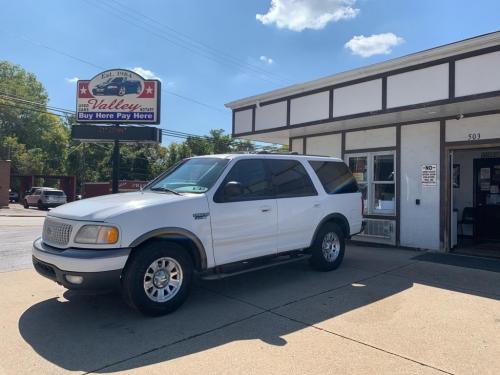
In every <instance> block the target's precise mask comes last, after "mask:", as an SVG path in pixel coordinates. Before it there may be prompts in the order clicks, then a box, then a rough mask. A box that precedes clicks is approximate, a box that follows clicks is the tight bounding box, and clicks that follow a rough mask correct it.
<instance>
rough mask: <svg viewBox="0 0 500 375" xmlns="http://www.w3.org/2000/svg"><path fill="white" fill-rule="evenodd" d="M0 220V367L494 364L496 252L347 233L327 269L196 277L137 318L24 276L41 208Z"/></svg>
mask: <svg viewBox="0 0 500 375" xmlns="http://www.w3.org/2000/svg"><path fill="white" fill-rule="evenodd" d="M0 220H1V221H0V229H1V232H0V236H1V238H2V239H3V241H1V243H0V264H2V267H3V270H2V272H0V290H1V296H2V298H0V311H2V315H1V316H2V318H1V324H0V337H1V338H2V340H0V353H1V355H0V374H2V375H3V374H9V375H10V374H16V375H17V374H31V373H35V372H36V373H37V374H66V373H70V372H71V373H83V374H87V373H121V372H126V373H133V374H135V373H137V374H200V373H203V374H287V375H290V374H467V375H469V374H498V373H499V369H500V355H499V354H500V351H499V348H500V272H499V270H500V268H499V266H500V263H495V262H498V261H488V262H486V261H478V260H477V259H476V258H474V261H473V262H470V263H471V264H473V266H471V267H469V266H468V264H469V262H468V261H467V258H457V257H456V256H453V255H449V256H439V257H436V256H433V254H432V253H426V254H424V253H422V252H416V251H411V250H404V249H393V248H376V247H361V246H354V245H349V246H348V248H347V252H346V257H345V260H344V263H343V264H342V266H341V267H340V268H339V269H338V270H336V271H334V272H316V271H313V270H312V269H311V268H310V267H309V266H308V264H307V262H305V261H300V262H296V263H291V264H286V265H282V266H278V267H275V268H272V269H267V270H261V271H257V272H253V273H247V274H244V275H239V276H236V277H233V278H227V279H223V280H216V281H200V280H198V281H197V282H196V283H195V287H194V288H193V292H192V295H191V296H190V297H189V299H188V301H187V302H186V304H185V305H183V306H182V307H181V308H180V309H179V310H178V311H176V312H174V313H173V314H171V315H167V316H163V317H158V318H147V317H144V316H142V315H140V314H139V313H137V312H135V311H133V310H130V309H129V308H128V307H127V306H126V305H125V304H124V303H123V302H122V300H121V297H120V296H119V295H118V294H105V295H85V294H78V293H73V292H69V291H66V290H65V289H64V288H62V287H61V286H59V285H57V284H55V283H53V282H52V281H50V280H47V279H45V278H42V277H41V276H39V275H37V274H36V273H35V272H34V271H33V269H32V267H31V266H30V265H29V262H30V249H31V241H32V239H34V238H35V237H36V236H37V235H38V234H39V233H40V231H41V225H42V219H41V218H15V217H11V218H5V217H4V218H0ZM6 238H7V240H5V239H6ZM422 255H426V256H422Z"/></svg>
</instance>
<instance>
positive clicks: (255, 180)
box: [215, 159, 273, 202]
mask: <svg viewBox="0 0 500 375" xmlns="http://www.w3.org/2000/svg"><path fill="white" fill-rule="evenodd" d="M231 181H236V182H239V183H240V184H241V186H242V188H243V194H242V195H239V196H238V197H237V198H233V199H231V202H234V201H246V200H258V199H269V198H273V191H272V186H271V181H270V178H269V174H268V172H267V168H266V164H265V161H264V160H261V159H247V160H240V161H238V162H236V164H235V165H234V166H233V168H231V170H230V171H229V173H228V174H227V176H226V178H225V179H224V182H223V183H222V184H221V186H220V187H219V190H218V191H217V193H216V197H215V201H216V202H226V201H227V200H226V199H224V192H223V190H224V186H226V184H227V183H228V182H231Z"/></svg>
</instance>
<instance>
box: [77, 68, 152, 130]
mask: <svg viewBox="0 0 500 375" xmlns="http://www.w3.org/2000/svg"><path fill="white" fill-rule="evenodd" d="M160 94H161V83H160V81H158V80H155V79H148V80H146V79H144V78H143V77H141V76H140V75H139V74H137V73H135V72H132V71H130V70H126V69H112V70H107V71H105V72H102V73H99V74H98V75H96V76H95V77H94V78H92V79H91V80H81V81H78V82H77V94H76V121H77V122H81V123H85V122H89V123H94V124H97V123H105V124H110V123H116V124H159V123H160Z"/></svg>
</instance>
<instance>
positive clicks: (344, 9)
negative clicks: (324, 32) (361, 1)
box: [255, 0, 359, 31]
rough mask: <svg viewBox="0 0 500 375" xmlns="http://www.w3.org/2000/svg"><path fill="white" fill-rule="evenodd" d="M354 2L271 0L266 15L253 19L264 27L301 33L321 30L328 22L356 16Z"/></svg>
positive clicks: (356, 10) (345, 0)
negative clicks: (306, 30) (307, 30)
mask: <svg viewBox="0 0 500 375" xmlns="http://www.w3.org/2000/svg"><path fill="white" fill-rule="evenodd" d="M355 3H356V0H271V7H270V8H269V10H268V11H267V13H266V14H257V15H256V16H255V17H256V18H257V20H259V21H260V22H262V23H263V24H264V25H269V24H276V26H277V27H278V28H280V29H290V30H293V31H302V30H304V29H314V30H319V29H323V28H324V27H325V26H326V25H327V24H328V23H329V22H337V21H340V20H347V19H351V18H354V17H356V16H357V15H358V13H359V9H357V8H354V4H355Z"/></svg>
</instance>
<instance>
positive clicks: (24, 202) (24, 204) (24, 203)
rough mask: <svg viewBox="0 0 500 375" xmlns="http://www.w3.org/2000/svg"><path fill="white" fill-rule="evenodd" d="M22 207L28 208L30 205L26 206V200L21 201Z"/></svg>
mask: <svg viewBox="0 0 500 375" xmlns="http://www.w3.org/2000/svg"><path fill="white" fill-rule="evenodd" d="M23 207H24V208H30V205H29V204H28V201H27V200H26V199H25V200H24V201H23Z"/></svg>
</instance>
